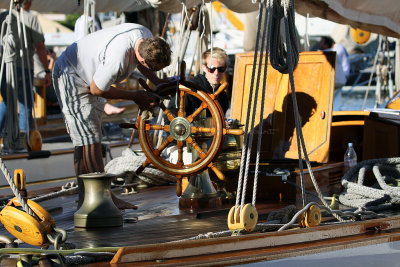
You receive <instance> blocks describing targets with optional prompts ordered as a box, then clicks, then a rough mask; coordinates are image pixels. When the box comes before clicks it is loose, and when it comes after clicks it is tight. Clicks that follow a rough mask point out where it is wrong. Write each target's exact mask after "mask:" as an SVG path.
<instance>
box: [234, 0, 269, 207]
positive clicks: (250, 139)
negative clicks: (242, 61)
mask: <svg viewBox="0 0 400 267" xmlns="http://www.w3.org/2000/svg"><path fill="white" fill-rule="evenodd" d="M268 2H269V0H268V1H267V6H268ZM268 15H269V14H268V12H266V13H265V19H264V30H263V34H262V38H261V47H260V55H259V61H258V64H257V65H255V66H254V68H255V67H256V66H258V69H257V70H258V72H257V82H256V90H255V92H254V98H253V103H250V104H249V107H248V111H249V113H250V110H251V104H252V107H253V113H252V115H251V117H250V119H251V122H250V125H251V126H250V136H249V139H248V142H247V143H246V147H247V152H246V163H245V164H246V165H245V166H246V169H245V172H244V181H243V190H242V200H241V205H240V207H241V209H242V208H243V206H244V202H245V199H246V189H247V182H248V174H249V168H250V157H251V150H252V145H253V136H254V124H255V120H256V114H257V108H258V94H259V91H260V78H261V67H262V62H263V59H264V47H265V40H266V39H267V36H266V35H267V24H268ZM267 46H268V44H267ZM266 52H267V53H268V51H266ZM267 53H266V55H267ZM265 58H267V61H266V62H265V61H264V63H265V65H267V64H268V56H267V57H265ZM266 69H267V68H266V67H265V68H264V71H265V70H266ZM265 74H266V73H265ZM252 78H254V77H252ZM265 78H266V75H264V79H265ZM264 86H265V81H264ZM262 94H263V98H265V90H262ZM260 109H261V110H263V109H264V106H263V105H261V107H260ZM261 113H262V112H261ZM262 121H263V118H262V117H261V119H260V122H259V123H260V126H261V125H262ZM248 123H249V122H248V121H246V125H247V124H248ZM259 129H260V128H259ZM261 129H262V126H261ZM261 135H262V131H261V132H260V130H259V137H260V136H261ZM258 140H259V141H260V142H261V139H260V138H258ZM260 149H261V143H258V144H257V152H258V155H257V162H256V170H257V171H256V172H255V174H254V189H255V190H253V200H252V203H254V204H253V205H255V198H256V190H257V179H258V173H257V172H258V166H257V164H259V162H260V157H259V152H260Z"/></svg>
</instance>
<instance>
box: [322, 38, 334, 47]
mask: <svg viewBox="0 0 400 267" xmlns="http://www.w3.org/2000/svg"><path fill="white" fill-rule="evenodd" d="M321 38H322V39H323V40H324V43H325V44H326V45H327V46H328V47H329V48H332V46H333V44H334V43H335V41H334V40H333V39H332V38H331V37H329V36H322V37H321Z"/></svg>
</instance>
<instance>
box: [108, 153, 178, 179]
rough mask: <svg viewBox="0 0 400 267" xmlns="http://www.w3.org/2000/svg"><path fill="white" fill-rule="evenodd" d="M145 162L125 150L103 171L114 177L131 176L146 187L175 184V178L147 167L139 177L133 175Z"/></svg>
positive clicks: (143, 157)
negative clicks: (114, 175)
mask: <svg viewBox="0 0 400 267" xmlns="http://www.w3.org/2000/svg"><path fill="white" fill-rule="evenodd" d="M145 160H146V157H145V156H137V155H135V153H134V152H133V151H132V150H131V149H129V148H126V149H125V150H124V151H122V156H121V157H117V158H115V159H113V160H111V161H110V162H109V163H107V165H106V166H105V171H106V172H107V173H113V174H116V175H125V176H129V175H131V174H132V177H133V178H135V177H137V178H139V179H140V180H141V181H143V182H144V183H145V184H148V185H165V184H168V183H174V182H176V177H175V176H172V175H168V174H165V173H164V172H162V171H160V170H158V169H156V168H149V167H147V168H146V169H144V170H143V172H142V173H141V174H140V175H139V176H136V175H134V173H135V172H136V170H137V168H138V167H140V166H141V165H142V163H143V162H144V161H145ZM132 177H130V178H132ZM125 182H126V181H125Z"/></svg>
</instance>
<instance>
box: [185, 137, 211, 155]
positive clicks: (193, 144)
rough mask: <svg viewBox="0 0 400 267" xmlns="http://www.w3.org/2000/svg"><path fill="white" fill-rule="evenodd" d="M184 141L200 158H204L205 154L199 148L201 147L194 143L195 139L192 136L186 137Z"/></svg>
mask: <svg viewBox="0 0 400 267" xmlns="http://www.w3.org/2000/svg"><path fill="white" fill-rule="evenodd" d="M186 141H187V142H188V143H189V144H190V145H191V146H192V147H193V148H194V149H195V150H196V151H197V153H199V156H200V158H205V157H206V154H205V153H204V151H203V150H202V149H201V147H200V146H199V145H198V144H197V143H196V141H195V140H194V139H193V138H192V137H190V136H189V137H188V138H187V139H186Z"/></svg>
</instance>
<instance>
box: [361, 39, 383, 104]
mask: <svg viewBox="0 0 400 267" xmlns="http://www.w3.org/2000/svg"><path fill="white" fill-rule="evenodd" d="M381 44H382V36H381V35H379V44H378V48H377V50H376V54H375V58H374V64H373V66H372V71H371V74H370V76H369V81H368V87H367V91H365V95H364V101H363V104H362V107H361V110H364V109H365V105H366V103H367V98H368V93H369V88H370V87H371V83H372V78H373V77H374V72H375V68H376V63H377V62H378V56H379V52H380V50H381Z"/></svg>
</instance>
